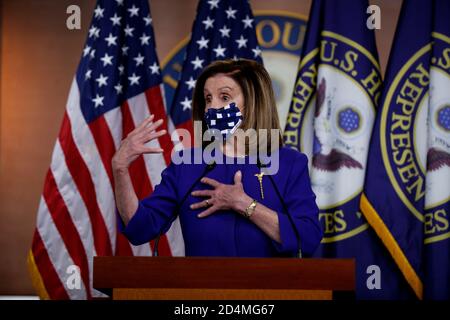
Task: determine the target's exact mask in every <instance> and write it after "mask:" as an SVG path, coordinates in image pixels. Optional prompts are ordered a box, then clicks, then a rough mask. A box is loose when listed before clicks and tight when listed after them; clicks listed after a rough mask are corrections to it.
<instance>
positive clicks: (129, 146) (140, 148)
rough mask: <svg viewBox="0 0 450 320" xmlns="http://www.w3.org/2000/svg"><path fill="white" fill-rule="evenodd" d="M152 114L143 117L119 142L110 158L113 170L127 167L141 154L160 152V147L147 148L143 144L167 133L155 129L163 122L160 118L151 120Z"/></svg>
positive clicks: (161, 150)
mask: <svg viewBox="0 0 450 320" xmlns="http://www.w3.org/2000/svg"><path fill="white" fill-rule="evenodd" d="M153 118H154V115H151V116H150V117H148V118H147V119H145V120H144V121H143V122H142V123H141V124H140V125H139V126H138V127H136V128H135V129H134V130H133V131H131V132H130V133H129V134H128V136H127V137H126V138H125V139H123V140H122V141H121V143H120V147H119V149H118V150H117V151H116V153H115V154H114V156H113V158H112V166H113V169H114V170H123V169H128V167H129V166H130V164H131V163H132V162H133V161H134V160H136V159H137V158H138V157H139V156H140V155H141V154H145V153H161V152H163V151H164V150H163V149H161V148H149V147H146V146H145V144H146V143H147V142H149V141H152V140H154V139H156V138H158V137H160V136H162V135H164V134H166V133H167V131H166V130H161V131H156V129H157V128H158V127H159V126H160V125H161V124H162V123H163V120H162V119H159V120H158V121H155V122H153Z"/></svg>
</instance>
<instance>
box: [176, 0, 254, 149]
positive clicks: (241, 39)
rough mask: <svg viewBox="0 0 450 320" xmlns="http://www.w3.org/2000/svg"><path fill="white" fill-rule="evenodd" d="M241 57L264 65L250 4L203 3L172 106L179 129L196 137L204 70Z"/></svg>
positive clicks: (239, 0) (225, 0) (223, 0)
mask: <svg viewBox="0 0 450 320" xmlns="http://www.w3.org/2000/svg"><path fill="white" fill-rule="evenodd" d="M238 58H246V59H253V60H256V61H258V62H260V63H262V58H261V49H260V48H259V46H258V42H257V38H256V32H255V19H254V17H253V14H252V11H251V8H250V4H249V2H248V1H247V0H200V2H199V4H198V7H197V16H196V18H195V21H194V25H193V28H192V34H191V39H190V41H189V44H188V47H187V50H186V58H185V60H184V63H183V68H182V72H181V79H180V80H179V82H178V86H177V89H176V91H175V95H174V98H173V100H172V105H171V106H170V118H171V120H172V122H173V125H174V126H175V128H176V129H179V128H182V129H187V130H189V132H190V133H191V137H193V128H192V94H193V89H194V87H195V81H196V79H197V77H198V76H199V75H200V73H201V71H202V70H203V69H204V68H205V67H206V66H207V65H208V64H210V63H211V62H213V61H215V60H224V59H238ZM191 142H192V141H191Z"/></svg>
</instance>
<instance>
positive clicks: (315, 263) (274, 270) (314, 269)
mask: <svg viewBox="0 0 450 320" xmlns="http://www.w3.org/2000/svg"><path fill="white" fill-rule="evenodd" d="M93 285H94V288H96V289H97V290H100V291H102V292H104V293H106V294H107V295H109V296H110V297H111V298H112V299H114V300H130V299H132V300H142V299H146V300H331V299H339V298H354V290H355V262H354V260H353V259H295V258H203V257H202V258H197V257H195V258H187V257H95V258H94V284H93Z"/></svg>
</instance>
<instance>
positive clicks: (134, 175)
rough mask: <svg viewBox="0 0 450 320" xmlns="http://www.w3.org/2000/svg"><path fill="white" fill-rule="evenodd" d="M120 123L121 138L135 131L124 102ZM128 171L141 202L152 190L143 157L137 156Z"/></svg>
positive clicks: (128, 108)
mask: <svg viewBox="0 0 450 320" xmlns="http://www.w3.org/2000/svg"><path fill="white" fill-rule="evenodd" d="M122 122H123V136H124V137H126V136H128V134H129V133H130V132H131V131H133V130H134V129H135V124H134V122H133V117H132V115H131V111H130V106H129V105H128V103H127V102H125V103H124V104H123V106H122ZM128 171H129V172H130V177H131V181H132V182H133V187H134V191H135V192H136V195H137V197H138V199H139V200H142V199H143V198H145V197H146V196H148V195H149V194H150V193H152V192H153V188H152V186H151V185H150V179H149V177H148V174H147V170H146V168H145V163H144V157H142V156H139V157H138V158H137V159H136V160H134V161H133V162H132V163H131V165H130V167H129V169H128Z"/></svg>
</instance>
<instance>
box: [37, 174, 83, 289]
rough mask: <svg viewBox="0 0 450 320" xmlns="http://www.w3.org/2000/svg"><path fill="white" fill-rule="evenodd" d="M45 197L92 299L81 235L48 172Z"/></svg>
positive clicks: (57, 227)
mask: <svg viewBox="0 0 450 320" xmlns="http://www.w3.org/2000/svg"><path fill="white" fill-rule="evenodd" d="M43 197H44V199H45V202H46V203H47V207H48V210H49V212H50V215H51V217H52V219H53V222H54V224H55V227H56V229H58V231H59V233H60V235H61V238H62V240H63V242H64V245H65V247H66V249H67V251H68V252H69V254H70V256H71V258H72V260H73V262H74V263H75V264H76V265H77V266H78V267H79V268H80V271H81V278H82V279H83V282H84V285H85V287H86V290H87V292H86V293H87V295H88V298H90V297H91V293H90V284H89V265H88V260H87V259H88V258H87V256H86V251H85V250H84V247H83V242H82V241H81V238H80V235H79V233H78V231H77V228H76V227H75V225H74V223H73V221H72V218H71V216H70V213H69V210H68V209H67V207H66V204H65V203H64V199H63V198H62V197H61V194H60V193H59V190H58V186H57V185H56V181H55V178H54V176H53V172H52V171H51V170H48V172H47V177H46V179H45V185H44V192H43Z"/></svg>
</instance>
